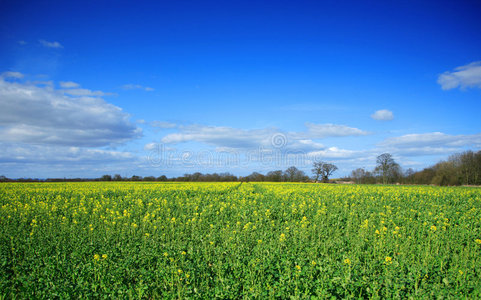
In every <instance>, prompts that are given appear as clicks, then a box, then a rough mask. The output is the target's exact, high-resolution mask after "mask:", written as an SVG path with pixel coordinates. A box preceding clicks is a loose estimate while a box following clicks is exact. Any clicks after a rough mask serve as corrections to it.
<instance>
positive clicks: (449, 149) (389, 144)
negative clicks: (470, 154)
mask: <svg viewBox="0 0 481 300" xmlns="http://www.w3.org/2000/svg"><path fill="white" fill-rule="evenodd" d="M379 146H381V147H382V148H383V149H385V150H386V151H390V152H393V153H398V154H401V155H406V156H419V155H440V154H450V153H455V152H460V151H463V150H464V149H465V148H481V133H478V134H472V135H449V134H445V133H441V132H431V133H420V134H418V133H415V134H406V135H403V136H399V137H393V138H388V139H386V140H384V141H383V142H381V143H379Z"/></svg>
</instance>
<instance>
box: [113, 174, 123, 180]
mask: <svg viewBox="0 0 481 300" xmlns="http://www.w3.org/2000/svg"><path fill="white" fill-rule="evenodd" d="M112 180H113V181H122V176H120V174H115V175H114V178H112Z"/></svg>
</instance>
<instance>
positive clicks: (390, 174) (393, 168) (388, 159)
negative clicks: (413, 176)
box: [375, 153, 400, 184]
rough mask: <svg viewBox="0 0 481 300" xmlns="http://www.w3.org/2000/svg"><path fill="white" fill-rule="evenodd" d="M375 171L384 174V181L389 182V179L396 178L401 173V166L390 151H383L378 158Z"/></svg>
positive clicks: (384, 182)
mask: <svg viewBox="0 0 481 300" xmlns="http://www.w3.org/2000/svg"><path fill="white" fill-rule="evenodd" d="M376 163H377V166H376V169H375V171H376V172H377V173H379V174H380V175H381V176H382V183H383V184H386V183H388V180H390V179H394V178H395V177H397V176H398V175H399V174H400V167H399V165H398V164H397V163H396V162H395V161H394V158H392V155H391V154H389V153H383V154H381V155H379V156H378V157H377V159H376Z"/></svg>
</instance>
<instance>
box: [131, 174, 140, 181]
mask: <svg viewBox="0 0 481 300" xmlns="http://www.w3.org/2000/svg"><path fill="white" fill-rule="evenodd" d="M130 180H131V181H141V180H142V177H140V176H137V175H132V177H131V178H130Z"/></svg>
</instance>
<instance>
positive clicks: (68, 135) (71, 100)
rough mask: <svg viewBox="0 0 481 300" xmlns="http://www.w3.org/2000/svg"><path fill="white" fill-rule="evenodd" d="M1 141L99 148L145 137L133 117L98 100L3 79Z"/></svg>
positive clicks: (1, 80)
mask: <svg viewBox="0 0 481 300" xmlns="http://www.w3.org/2000/svg"><path fill="white" fill-rule="evenodd" d="M0 106H1V107H2V109H1V110H0V140H1V141H4V142H15V143H27V144H37V145H42V144H46V145H49V144H50V145H68V146H87V147H98V146H106V145H110V144H117V143H122V142H125V141H128V140H131V139H134V138H137V137H139V136H140V135H141V129H140V128H137V127H136V126H135V125H134V124H132V123H131V122H130V121H129V115H128V114H126V113H125V112H123V111H122V109H120V108H119V107H117V106H114V105H112V104H109V103H107V102H105V101H104V100H103V99H101V98H98V97H87V96H81V97H71V96H69V95H68V94H66V93H64V92H63V91H62V90H55V89H54V88H53V87H51V86H48V85H47V86H37V85H34V84H32V83H24V82H23V83H22V82H9V81H5V80H3V79H0Z"/></svg>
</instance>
